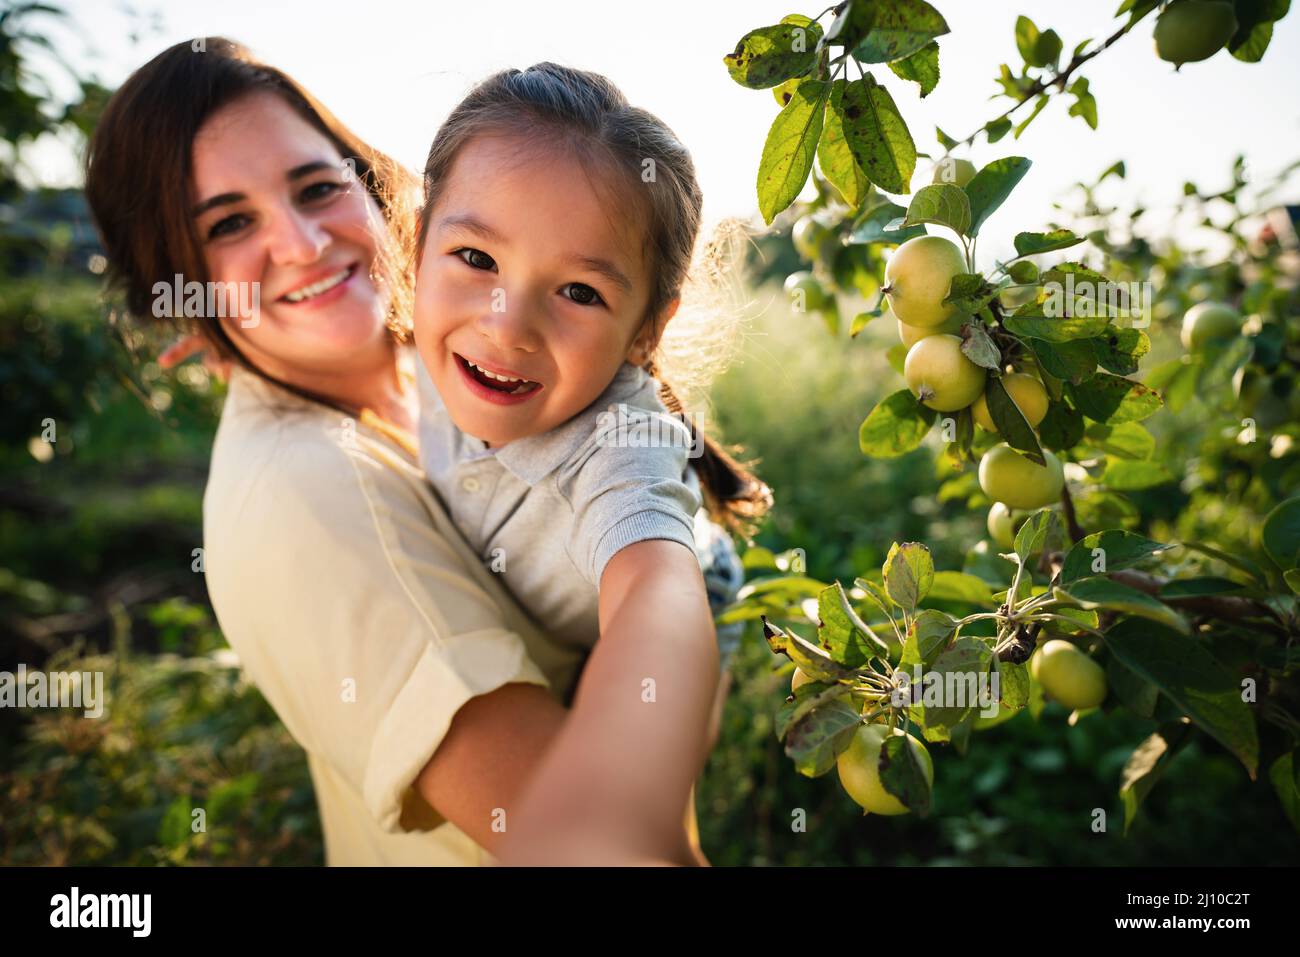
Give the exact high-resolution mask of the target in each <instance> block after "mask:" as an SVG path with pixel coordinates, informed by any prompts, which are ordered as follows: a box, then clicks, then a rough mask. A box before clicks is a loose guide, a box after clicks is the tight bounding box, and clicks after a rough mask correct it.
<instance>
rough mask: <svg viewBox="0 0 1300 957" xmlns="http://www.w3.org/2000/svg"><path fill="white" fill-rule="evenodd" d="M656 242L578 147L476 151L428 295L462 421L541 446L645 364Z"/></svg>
mask: <svg viewBox="0 0 1300 957" xmlns="http://www.w3.org/2000/svg"><path fill="white" fill-rule="evenodd" d="M648 188H653V187H652V185H648ZM629 220H630V221H629ZM642 241H643V240H642V234H641V232H640V231H639V229H638V228H637V221H636V219H635V213H634V212H633V209H632V205H631V203H630V202H629V198H628V197H627V196H625V195H623V196H620V194H619V193H618V191H617V190H616V189H613V188H610V184H608V183H601V182H596V181H593V179H592V177H591V176H589V175H588V173H587V171H586V169H585V168H584V166H583V165H582V164H581V163H580V162H579V161H578V159H577V158H576V157H574V156H572V155H571V154H569V153H568V152H567V151H566V150H564V149H562V148H558V149H557V148H548V149H544V150H540V151H539V150H538V149H537V148H536V147H535V145H533V144H530V143H528V142H526V141H522V140H520V139H516V138H511V137H507V136H480V137H476V138H474V139H472V140H471V141H470V142H468V143H467V144H465V145H464V146H463V147H462V148H461V150H460V152H459V154H458V155H457V156H456V159H455V161H454V162H453V163H452V168H451V172H450V174H449V175H448V177H447V181H446V182H445V183H444V184H443V187H442V192H441V195H440V196H439V199H438V201H437V203H436V205H435V207H434V208H433V210H432V211H431V212H430V217H429V228H428V233H427V236H426V239H425V243H424V247H423V249H422V251H421V258H420V265H419V270H418V273H417V275H416V290H415V317H414V321H415V339H416V345H417V346H418V348H419V352H420V358H421V359H422V360H423V362H424V364H425V367H426V368H427V369H428V371H429V376H430V378H431V379H432V380H433V383H434V385H435V386H437V388H438V392H439V394H440V395H441V396H442V399H443V402H444V403H445V405H446V407H447V410H448V412H449V414H450V415H451V418H452V421H454V422H455V423H456V425H457V426H458V427H459V428H460V429H461V430H462V431H464V432H466V433H468V434H469V435H473V436H476V437H478V438H480V439H482V440H483V441H485V442H486V443H488V444H489V445H492V446H498V445H503V444H505V443H507V442H510V441H512V440H514V439H518V438H523V437H525V436H528V435H536V434H538V433H541V432H545V431H548V430H550V429H552V428H554V427H556V426H557V425H560V424H561V423H563V422H565V421H566V420H568V419H570V418H572V417H573V416H574V415H576V414H577V413H578V412H580V411H582V410H583V409H584V408H586V407H587V406H588V405H590V404H591V403H592V402H593V401H595V399H596V398H597V397H598V396H599V395H600V393H601V392H603V391H604V390H605V388H606V387H607V386H608V385H609V383H610V382H611V381H612V380H613V378H614V375H615V373H617V371H618V369H619V367H620V366H621V365H622V363H623V362H624V361H625V360H626V361H631V362H633V363H635V364H637V365H640V364H641V363H643V362H644V361H645V358H646V355H647V354H648V353H647V350H648V349H649V348H652V347H653V345H654V342H653V341H651V340H650V338H649V337H648V335H646V334H643V323H642V320H643V318H644V315H645V310H646V306H647V304H648V302H649V298H650V277H649V274H648V270H647V267H646V262H645V255H644V252H643V246H642ZM666 315H671V311H666ZM666 321H667V318H666V316H665V317H661V319H660V321H659V322H656V323H655V324H654V328H657V329H660V330H661V329H662V325H663V322H666ZM647 328H648V327H647Z"/></svg>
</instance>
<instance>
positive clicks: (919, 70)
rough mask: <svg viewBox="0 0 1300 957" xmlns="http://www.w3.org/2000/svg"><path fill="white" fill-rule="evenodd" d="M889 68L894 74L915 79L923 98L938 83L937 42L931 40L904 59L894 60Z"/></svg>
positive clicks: (932, 90) (931, 91) (905, 78)
mask: <svg viewBox="0 0 1300 957" xmlns="http://www.w3.org/2000/svg"><path fill="white" fill-rule="evenodd" d="M889 68H890V69H891V70H893V71H894V74H895V75H896V76H899V77H901V78H902V79H904V80H913V81H915V82H916V83H917V84H918V85H919V86H920V87H921V99H923V100H924V99H925V98H926V97H927V96H929V95H930V94H931V93H933V92H934V88H935V87H936V86H938V85H939V44H937V43H935V42H933V41H931V42H930V43H927V44H926V45H925V46H923V47H921V49H919V50H917V51H916V52H915V53H913V54H912V55H911V56H909V57H907V58H906V59H903V60H894V61H893V62H892V63H890V64H889Z"/></svg>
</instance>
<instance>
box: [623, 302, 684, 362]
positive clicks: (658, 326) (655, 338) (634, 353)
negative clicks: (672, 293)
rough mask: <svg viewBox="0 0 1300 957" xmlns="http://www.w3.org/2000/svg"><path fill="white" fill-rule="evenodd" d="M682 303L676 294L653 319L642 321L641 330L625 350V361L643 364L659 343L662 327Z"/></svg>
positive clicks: (662, 331)
mask: <svg viewBox="0 0 1300 957" xmlns="http://www.w3.org/2000/svg"><path fill="white" fill-rule="evenodd" d="M681 304H682V298H681V296H676V297H674V298H673V299H672V300H670V301H669V303H668V305H666V306H664V308H663V311H662V312H660V313H659V315H658V316H655V317H654V320H653V321H650V322H646V323H643V324H642V326H641V331H640V332H638V333H637V335H636V338H635V339H633V340H632V345H631V346H630V347H628V350H627V361H628V362H630V363H632V365H634V366H643V365H645V364H646V360H647V359H649V358H650V356H652V355H653V354H654V351H655V349H656V348H657V347H658V345H659V340H660V339H661V338H662V337H663V334H664V327H665V326H667V325H668V320H669V319H671V318H672V317H673V316H674V315H676V313H677V307H678V306H680V305H681Z"/></svg>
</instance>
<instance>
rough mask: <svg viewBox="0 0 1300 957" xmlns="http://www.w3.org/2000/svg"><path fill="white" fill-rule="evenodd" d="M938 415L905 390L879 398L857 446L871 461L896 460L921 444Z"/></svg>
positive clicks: (859, 436)
mask: <svg viewBox="0 0 1300 957" xmlns="http://www.w3.org/2000/svg"><path fill="white" fill-rule="evenodd" d="M937 415H938V413H937V412H935V411H934V410H933V409H929V408H926V407H925V406H923V405H922V404H921V403H920V402H918V401H917V400H916V396H914V395H913V394H912V393H911V392H910V391H909V390H907V389H900V390H899V391H897V392H895V393H893V394H892V395H889V396H886V397H885V398H884V399H882V400H881V401H880V402H879V403H878V404H877V405H876V407H875V408H874V409H872V410H871V413H870V414H869V415H868V416H867V418H866V420H865V421H864V422H863V423H862V427H861V428H860V429H859V430H858V447H859V448H860V449H861V450H862V453H863V454H864V455H870V456H872V457H873V458H881V459H889V458H896V457H897V456H899V455H903V454H905V453H907V452H911V451H912V450H913V449H915V448H916V447H917V446H919V445H920V444H921V441H922V440H923V439H924V438H925V436H926V433H927V432H929V431H930V427H931V426H932V425H934V420H935V417H936V416H937Z"/></svg>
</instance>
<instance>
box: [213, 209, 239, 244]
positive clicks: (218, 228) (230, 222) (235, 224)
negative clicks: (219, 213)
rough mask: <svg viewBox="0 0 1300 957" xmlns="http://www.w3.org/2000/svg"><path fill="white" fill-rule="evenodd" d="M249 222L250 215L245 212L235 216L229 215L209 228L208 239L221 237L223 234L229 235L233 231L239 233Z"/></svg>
mask: <svg viewBox="0 0 1300 957" xmlns="http://www.w3.org/2000/svg"><path fill="white" fill-rule="evenodd" d="M248 222H249V219H248V217H247V216H245V215H244V214H243V213H238V214H236V215H234V216H227V217H226V218H225V219H222V220H219V221H217V222H215V223H213V224H212V228H211V229H209V230H208V239H220V238H221V237H222V236H229V235H231V234H232V233H237V232H239V231H240V230H241V229H243V228H244V226H245V225H246V224H247V223H248Z"/></svg>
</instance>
